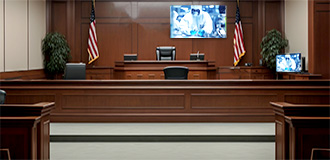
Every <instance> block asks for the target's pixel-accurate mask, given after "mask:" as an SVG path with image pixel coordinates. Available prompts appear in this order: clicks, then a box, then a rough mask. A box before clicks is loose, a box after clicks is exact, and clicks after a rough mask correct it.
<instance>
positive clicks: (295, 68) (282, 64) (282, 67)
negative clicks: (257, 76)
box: [276, 53, 301, 72]
mask: <svg viewBox="0 0 330 160" xmlns="http://www.w3.org/2000/svg"><path fill="white" fill-rule="evenodd" d="M276 72H301V54H300V53H291V54H286V55H277V56H276Z"/></svg>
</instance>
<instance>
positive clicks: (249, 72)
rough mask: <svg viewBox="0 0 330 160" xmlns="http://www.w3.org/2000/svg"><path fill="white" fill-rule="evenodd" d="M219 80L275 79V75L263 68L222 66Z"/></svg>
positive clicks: (219, 70) (219, 71) (219, 69)
mask: <svg viewBox="0 0 330 160" xmlns="http://www.w3.org/2000/svg"><path fill="white" fill-rule="evenodd" d="M217 77H218V79H274V73H273V72H272V71H271V70H269V69H268V68H266V67H263V66H236V67H232V66H221V67H219V68H218V76H217Z"/></svg>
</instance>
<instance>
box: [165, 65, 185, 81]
mask: <svg viewBox="0 0 330 160" xmlns="http://www.w3.org/2000/svg"><path fill="white" fill-rule="evenodd" d="M188 72H189V68H188V67H184V66H168V67H165V68H164V75H165V79H188Z"/></svg>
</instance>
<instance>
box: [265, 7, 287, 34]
mask: <svg viewBox="0 0 330 160" xmlns="http://www.w3.org/2000/svg"><path fill="white" fill-rule="evenodd" d="M282 5H283V4H282V3H281V2H280V1H270V2H268V1H266V2H265V17H266V18H265V30H266V31H270V30H272V29H277V30H279V31H280V32H282V31H283V28H282V27H283V26H282V25H283V23H282V21H283V19H282V16H283V14H284V13H283V12H282V10H283V8H282V7H283V6H282Z"/></svg>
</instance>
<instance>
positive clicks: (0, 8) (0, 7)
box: [0, 0, 5, 72]
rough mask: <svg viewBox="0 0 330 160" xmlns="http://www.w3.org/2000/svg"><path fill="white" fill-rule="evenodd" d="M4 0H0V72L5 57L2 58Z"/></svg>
mask: <svg viewBox="0 0 330 160" xmlns="http://www.w3.org/2000/svg"><path fill="white" fill-rule="evenodd" d="M3 4H4V1H3V0H0V72H3V71H4V68H5V59H4V48H3V47H4V38H5V35H4V27H3V26H4V19H3V16H4V10H3V8H4V5H3Z"/></svg>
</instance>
